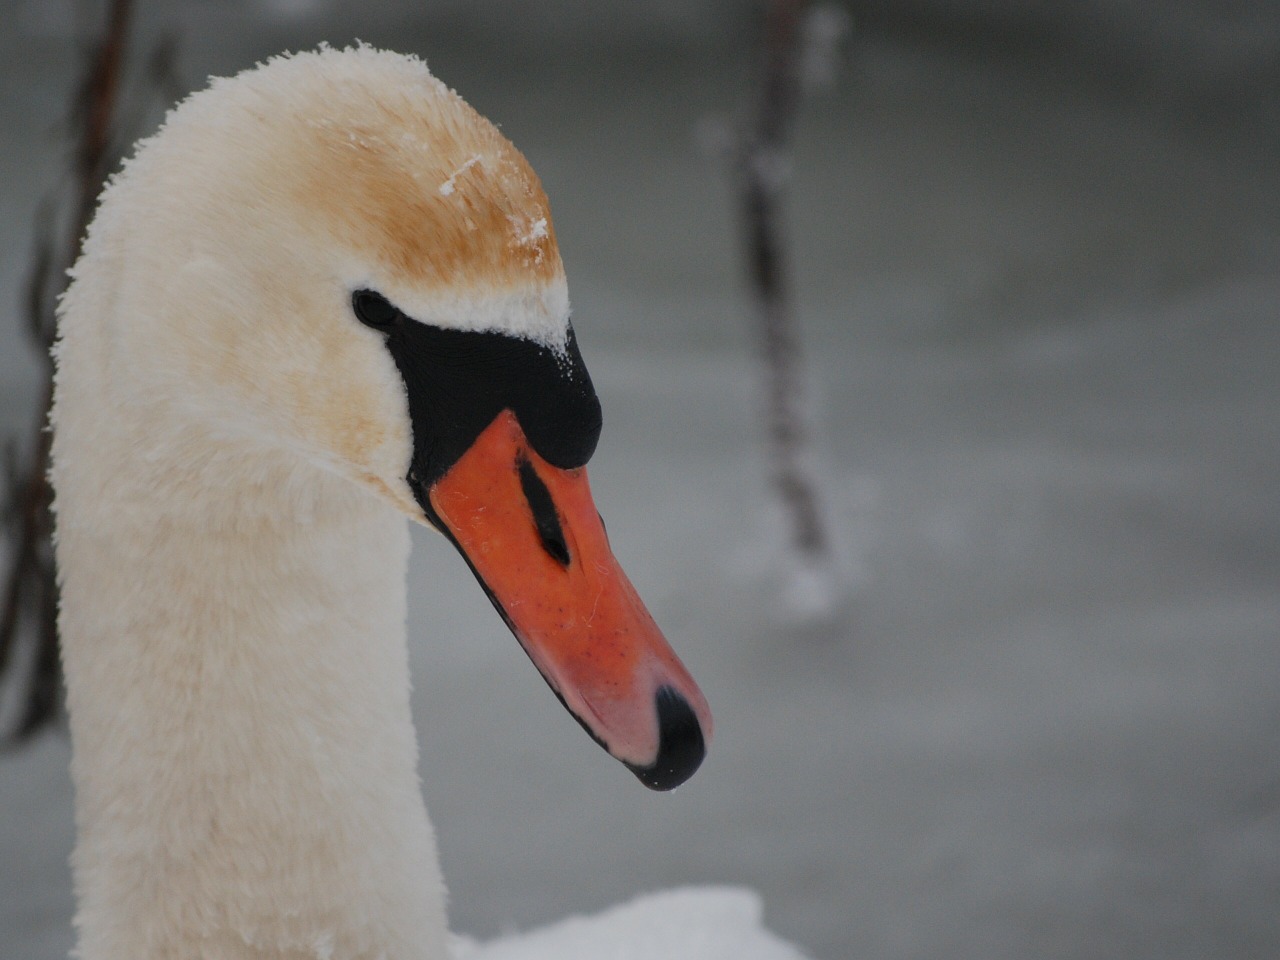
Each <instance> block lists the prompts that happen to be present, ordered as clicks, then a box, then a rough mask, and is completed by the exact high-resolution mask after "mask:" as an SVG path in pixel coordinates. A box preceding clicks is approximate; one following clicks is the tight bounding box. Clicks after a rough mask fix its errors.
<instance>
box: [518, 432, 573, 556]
mask: <svg viewBox="0 0 1280 960" xmlns="http://www.w3.org/2000/svg"><path fill="white" fill-rule="evenodd" d="M520 489H522V490H523V491H524V498H525V500H527V501H529V510H530V511H531V512H532V513H533V525H534V527H536V528H537V531H538V538H539V539H540V540H541V541H542V548H543V549H544V550H546V551H547V553H549V554H550V555H551V557H552V559H554V560H555V561H556V562H557V563H558V564H560V566H562V567H567V566H569V545H568V544H567V543H565V542H564V530H563V529H562V528H561V526H560V515H559V514H557V513H556V505H555V501H553V500H552V499H551V491H549V490H548V489H547V485H546V484H545V483H543V482H542V478H541V477H539V476H538V472H537V471H536V470H534V469H533V464H532V463H530V462H529V461H528V460H527V459H525V458H524V457H521V458H520Z"/></svg>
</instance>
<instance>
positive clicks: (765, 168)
mask: <svg viewBox="0 0 1280 960" xmlns="http://www.w3.org/2000/svg"><path fill="white" fill-rule="evenodd" d="M846 27H847V16H846V15H844V14H843V12H841V11H839V10H837V9H835V8H829V7H825V6H823V7H816V8H811V7H810V5H809V4H808V2H807V0H769V3H768V4H767V6H766V8H765V22H764V39H763V49H762V53H763V58H762V59H763V63H762V69H761V76H760V92H759V99H758V101H757V103H756V108H755V111H754V114H753V116H752V117H751V120H750V124H749V128H748V129H747V130H746V131H745V132H744V133H743V134H741V135H740V143H739V147H738V151H737V155H738V159H739V164H738V166H739V171H740V182H741V190H742V194H741V202H742V215H743V224H744V227H745V232H746V247H747V265H748V273H749V280H750V284H751V288H752V291H753V293H754V294H755V300H756V303H757V304H758V308H759V311H758V312H759V317H760V331H761V337H760V348H761V354H762V359H763V363H764V368H765V379H766V403H767V411H768V412H767V423H768V443H769V449H770V461H771V463H772V467H773V482H774V486H775V488H776V489H777V491H778V494H779V495H780V497H781V500H782V504H783V507H784V509H785V511H786V513H787V516H788V518H789V522H790V526H791V539H792V543H793V545H794V547H795V549H796V551H797V553H798V557H797V561H798V564H797V569H798V570H799V571H801V572H802V574H803V578H804V580H805V589H804V590H802V591H799V593H802V594H803V595H804V597H805V600H804V601H803V603H802V604H801V605H802V606H804V607H805V608H806V609H805V610H803V611H801V612H803V613H817V612H820V609H819V608H821V607H823V606H830V605H833V604H834V598H833V599H832V600H831V601H830V603H824V602H822V598H820V597H819V596H818V595H819V594H821V593H823V592H824V591H822V590H818V589H816V588H815V586H814V585H815V584H817V583H818V582H819V581H825V582H828V583H830V584H831V586H832V588H833V589H834V573H833V571H832V568H833V563H832V544H831V539H830V534H829V532H828V528H827V526H826V524H825V522H824V520H823V516H822V511H821V508H820V504H819V498H818V492H817V483H816V480H815V478H814V476H813V473H812V471H811V469H810V467H809V465H808V462H807V456H808V446H809V440H808V430H807V425H806V423H805V419H804V416H803V412H802V410H803V396H804V392H805V391H804V383H803V373H802V363H801V350H800V335H799V332H798V330H797V325H796V321H795V316H794V312H793V308H792V299H793V298H792V292H791V268H790V263H789V260H788V257H787V252H786V247H785V243H784V240H783V236H782V225H781V219H782V217H781V209H780V206H781V204H780V198H781V194H782V191H783V188H784V186H785V185H786V183H787V181H788V179H789V177H790V173H791V164H790V158H789V153H788V147H789V145H790V136H791V132H792V128H793V127H794V124H795V118H796V114H797V112H798V110H799V106H800V102H801V99H802V96H803V94H804V92H805V90H806V88H809V87H811V86H813V85H816V84H818V83H819V82H821V81H823V80H824V79H826V80H829V78H830V77H832V76H834V73H835V66H834V59H835V51H836V49H837V48H838V46H839V42H840V39H841V37H842V36H843V31H844V30H845V28H846ZM800 575H801V574H799V573H798V574H797V576H800ZM796 592H797V591H791V593H793V594H794V593H796Z"/></svg>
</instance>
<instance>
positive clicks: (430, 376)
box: [351, 290, 600, 509]
mask: <svg viewBox="0 0 1280 960" xmlns="http://www.w3.org/2000/svg"><path fill="white" fill-rule="evenodd" d="M351 306H352V309H353V310H354V312H355V315H356V317H357V319H359V320H360V322H361V323H363V324H365V326H368V327H372V328H374V329H375V330H379V331H381V332H382V333H383V335H384V336H385V337H386V340H387V349H388V350H389V351H391V357H392V359H393V360H395V363H396V366H397V367H398V368H399V370H400V376H401V377H402V378H403V379H404V385H405V389H406V390H407V391H408V394H409V419H410V421H411V422H412V424H413V463H412V464H411V465H410V469H409V478H408V479H409V484H410V486H411V487H412V488H413V491H414V495H415V496H417V498H418V501H419V503H420V504H421V505H422V507H423V508H424V509H425V508H428V507H429V504H428V503H427V502H426V492H427V490H428V489H429V488H430V487H431V485H432V484H434V483H435V482H436V481H437V480H439V479H440V478H441V477H442V476H444V475H445V473H447V472H448V470H449V468H450V467H452V466H453V465H454V464H455V463H457V462H458V459H459V458H460V457H461V456H462V455H463V454H464V453H466V451H467V450H468V449H469V448H470V447H471V445H472V444H473V443H474V442H475V440H476V437H478V436H479V435H480V434H481V432H483V431H484V429H485V427H487V426H489V424H491V423H493V419H494V417H496V416H497V415H498V414H499V413H501V412H502V411H503V410H511V411H512V412H513V413H514V414H515V415H516V419H517V420H518V421H519V422H520V428H521V429H522V430H523V431H524V435H525V437H526V438H527V439H528V441H529V445H530V446H531V447H533V449H534V450H535V451H537V453H538V455H539V456H540V457H542V458H543V459H544V460H546V461H547V462H548V463H550V464H551V465H552V466H556V467H559V468H560V469H562V470H570V469H572V468H574V467H581V466H582V465H583V464H585V463H586V462H587V461H588V460H590V459H591V454H593V453H594V452H595V449H596V441H597V440H599V439H600V401H599V399H597V397H596V391H595V387H593V386H592V384H591V376H590V375H589V374H588V373H587V368H586V365H585V364H584V363H583V362H582V354H581V353H580V352H579V351H578V340H577V337H575V336H574V333H573V327H570V328H569V337H568V342H567V343H566V344H565V350H564V353H563V355H558V354H556V353H555V352H554V351H553V350H551V349H550V348H549V347H544V346H542V345H541V344H538V343H535V342H533V341H532V340H525V339H522V338H520V337H509V336H506V335H505V334H501V333H492V332H490V333H477V332H474V331H465V330H444V329H442V328H440V327H432V326H429V325H428V324H425V323H418V322H417V321H415V320H412V319H410V318H409V317H407V316H405V315H404V314H403V313H402V312H401V311H400V310H399V309H397V308H396V307H395V306H394V305H392V304H391V303H390V302H388V301H387V299H386V298H385V297H383V296H382V295H381V294H378V293H375V292H374V291H372V290H357V291H356V292H355V293H354V294H352V296H351Z"/></svg>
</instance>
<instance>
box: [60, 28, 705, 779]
mask: <svg viewBox="0 0 1280 960" xmlns="http://www.w3.org/2000/svg"><path fill="white" fill-rule="evenodd" d="M95 234H98V235H99V236H97V237H95V236H94V235H95ZM108 238H111V239H110V241H109V243H110V244H114V245H115V246H116V247H122V248H123V250H122V251H121V255H120V256H119V257H118V261H119V270H118V272H119V273H120V274H121V280H120V282H119V285H118V289H116V290H115V291H114V292H113V294H112V296H113V298H114V300H115V304H116V309H114V310H113V311H112V315H113V316H114V317H115V318H117V319H116V320H114V321H113V322H114V323H115V324H116V326H115V327H114V328H113V329H111V330H110V336H109V338H108V340H109V342H110V344H111V350H112V351H114V352H115V353H116V354H117V355H118V356H120V357H127V358H128V360H129V362H128V364H127V368H128V369H129V371H130V374H129V378H128V379H129V383H128V385H127V388H126V389H127V390H129V391H132V395H133V396H134V398H135V399H136V401H137V402H139V403H145V404H157V403H159V404H166V405H169V406H170V407H173V408H175V409H179V410H182V411H183V412H184V415H185V418H186V419H188V420H190V421H191V422H193V423H199V424H202V425H204V426H206V427H208V428H209V429H214V430H226V431H232V432H237V433H238V434H240V435H243V436H245V437H248V438H250V439H251V440H253V441H255V442H259V443H262V444H265V445H269V446H271V447H273V448H277V449H282V450H286V451H292V452H294V453H296V454H297V455H298V456H300V457H302V458H304V459H307V460H310V461H313V462H315V463H318V464H320V465H322V466H323V467H325V468H326V469H328V470H330V471H333V472H337V473H339V474H341V475H343V476H345V477H348V478H349V479H350V480H352V481H353V482H354V483H357V484H359V485H361V486H363V487H365V488H366V489H367V490H368V491H369V492H370V493H371V494H372V495H374V496H377V497H380V498H382V499H383V500H384V501H386V502H388V503H390V504H392V505H393V506H394V507H395V508H396V509H398V510H400V511H401V512H403V513H404V514H406V515H408V516H409V517H411V518H412V519H414V520H417V521H419V522H423V523H426V524H429V525H431V526H433V527H435V528H436V529H437V530H439V531H440V532H441V533H443V534H444V535H445V536H446V537H447V538H448V539H449V540H450V541H451V542H452V543H453V544H454V545H455V546H456V547H457V548H458V550H459V551H460V553H461V554H462V555H463V557H464V558H465V560H466V562H467V563H468V564H469V565H470V567H471V569H472V570H473V571H474V573H475V575H476V577H477V579H478V580H479V581H480V583H481V585H482V586H483V588H484V589H485V591H486V593H487V594H488V595H489V597H490V598H491V600H492V601H493V604H494V606H495V607H496V608H497V610H498V611H499V613H500V614H501V615H502V617H503V619H504V620H505V621H506V622H507V624H508V625H509V626H510V627H511V629H512V631H513V632H514V633H515V635H516V637H517V638H518V639H519V641H520V643H521V644H522V646H523V647H524V649H525V650H526V652H527V653H528V654H529V656H530V658H531V659H532V660H533V662H534V663H535V665H536V666H537V667H538V669H539V670H540V671H541V673H542V675H543V677H544V678H545V679H546V681H547V682H548V684H549V685H550V686H551V687H552V689H553V690H554V692H555V693H556V695H557V696H558V697H559V698H560V699H561V701H562V702H563V703H564V704H565V706H566V707H567V708H568V709H569V710H570V712H571V713H572V714H573V716H574V717H575V718H576V719H577V720H578V721H579V722H580V723H581V724H582V726H583V727H584V728H585V729H586V730H587V732H588V733H589V734H590V735H591V736H592V737H593V738H594V739H596V740H597V741H598V742H599V743H600V744H601V745H602V746H603V747H604V748H605V749H606V750H608V751H609V752H610V753H611V754H612V755H614V756H615V757H617V758H618V759H620V760H621V761H623V762H624V763H625V764H626V765H627V766H628V767H630V768H631V769H632V770H633V772H635V773H636V774H637V776H639V778H640V779H641V780H642V781H643V782H644V783H645V784H646V785H648V786H650V787H653V788H655V789H669V788H671V787H674V786H676V785H678V784H679V783H681V782H683V781H684V780H685V779H687V778H688V777H689V776H690V775H692V773H693V772H694V770H696V769H697V767H698V765H699V763H700V762H701V760H702V758H703V755H704V752H705V747H706V743H707V741H708V740H709V737H710V733H711V719H710V714H709V712H708V709H707V705H706V702H705V700H704V698H703V696H702V694H701V692H700V691H699V690H698V687H697V685H696V684H695V683H694V681H693V680H692V679H691V678H690V676H689V675H688V673H687V671H686V670H685V668H684V667H683V665H681V663H680V661H679V660H678V659H677V657H676V656H675V654H674V653H673V652H672V650H671V648H670V647H669V646H668V644H667V642H666V641H665V639H664V638H663V636H662V634H661V632H660V631H659V630H658V628H657V626H656V625H655V624H654V622H653V620H652V619H651V617H650V616H649V614H648V613H647V612H646V610H645V608H644V605H643V604H642V603H641V601H640V600H639V598H638V597H637V595H636V593H635V591H634V589H633V588H632V587H631V585H630V583H629V582H628V580H627V578H626V576H625V575H624V574H623V572H622V570H621V569H620V568H619V566H618V564H617V562H616V560H615V559H614V558H613V555H612V552H611V551H610V549H609V545H608V540H607V537H606V534H605V530H604V526H603V523H602V521H601V519H600V517H599V515H598V513H597V512H596V509H595V507H594V505H593V503H592V499H591V493H590V489H589V486H588V483H587V476H586V472H585V465H586V462H587V460H588V459H589V458H590V456H591V454H592V452H593V451H594V448H595V445H596V440H597V437H598V435H599V431H600V423H601V420H600V408H599V403H598V401H597V399H596V394H595V391H594V389H593V387H592V384H591V379H590V377H589V375H588V374H587V370H586V367H585V365H584V363H583V360H582V356H581V353H580V352H579V350H578V345H577V342H576V339H575V336H574V332H573V329H572V326H571V324H570V321H569V301H568V295H567V288H566V283H565V276H564V269H563V266H562V263H561V260H560V255H559V251H558V249H557V246H556V239H555V231H554V228H553V226H552V221H551V216H550V211H549V209H548V204H547V199H546V196H545V194H544V193H543V190H542V187H541V185H540V183H539V181H538V178H537V177H536V175H535V174H534V173H533V171H532V169H531V168H530V167H529V165H528V163H527V162H526V160H525V159H524V157H523V156H522V155H521V154H520V153H519V152H518V151H517V150H516V149H515V147H513V146H512V145H511V144H510V143H509V142H508V141H507V140H506V139H505V138H504V137H503V136H502V135H501V134H499V133H498V131H497V130H496V129H495V128H494V127H493V126H492V125H491V124H490V123H489V122H488V121H486V120H484V119H483V118H482V117H480V116H479V115H478V114H477V113H476V112H475V111H474V110H472V109H471V108H470V107H469V106H468V105H467V104H466V103H465V102H463V101H462V100H461V99H460V98H459V97H458V96H457V95H456V94H454V93H453V92H452V91H451V90H449V89H447V88H446V87H445V86H444V85H443V84H441V83H440V82H439V81H438V80H436V79H435V78H434V77H432V76H431V75H430V74H429V73H428V71H427V69H426V67H425V65H424V64H422V63H421V62H420V61H418V60H415V59H413V58H409V57H404V56H399V55H395V54H389V53H383V52H378V51H375V50H372V49H370V48H367V47H358V48H355V49H348V50H341V51H339V50H332V49H322V50H320V51H317V52H313V53H307V54H299V55H296V56H291V57H284V58H278V59H275V60H271V61H269V62H267V63H265V64H263V65H260V66H258V67H257V68H255V69H253V70H250V71H247V72H245V73H243V74H240V75H239V76H237V77H234V78H232V79H229V80H216V81H214V82H213V83H212V85H211V86H210V87H209V88H208V89H207V90H205V91H202V92H200V93H198V94H195V95H193V96H192V97H190V98H189V99H188V100H187V101H185V102H184V103H183V104H181V105H180V106H179V107H177V108H175V110H174V111H173V112H172V113H171V114H170V116H169V117H168V119H167V120H166V123H165V126H164V127H163V128H162V130H161V131H160V133H158V134H157V135H156V136H155V137H153V138H152V139H151V140H150V141H147V142H145V143H144V144H143V145H142V146H141V147H140V149H139V151H138V153H137V154H136V155H135V156H134V158H133V159H132V160H131V161H129V163H128V164H127V165H126V167H125V169H124V170H123V171H122V173H121V174H120V176H118V177H117V178H116V180H115V182H114V183H113V184H112V186H111V187H110V188H109V189H108V191H107V194H106V198H105V200H104V203H103V206H102V208H101V209H100V211H99V215H98V218H97V220H96V221H95V224H94V227H93V228H92V230H91V233H90V238H89V244H90V248H91V249H92V248H100V247H104V246H107V245H108ZM87 259H88V258H87ZM82 269H83V270H85V271H88V270H90V269H92V268H91V267H84V268H82ZM78 279H79V277H78ZM142 358H153V359H154V361H155V362H146V361H145V360H143V359H142Z"/></svg>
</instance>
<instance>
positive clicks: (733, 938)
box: [453, 887, 805, 960]
mask: <svg viewBox="0 0 1280 960" xmlns="http://www.w3.org/2000/svg"><path fill="white" fill-rule="evenodd" d="M762 913H763V910H762V907H761V902H760V896H759V894H757V893H756V892H755V891H753V890H746V889H743V888H740V887H683V888H677V889H674V890H665V891H662V892H661V893H652V894H648V895H646V896H641V897H637V898H636V899H635V900H632V901H630V902H629V903H624V904H620V905H618V906H616V907H610V908H609V909H607V910H605V911H603V912H601V913H598V914H595V915H594V916H590V917H568V918H567V919H564V920H560V921H558V922H556V923H553V924H551V925H550V926H546V927H541V928H540V929H537V930H531V931H529V932H528V933H521V934H512V935H510V936H506V937H501V938H499V939H497V940H492V941H490V942H488V943H484V944H477V943H476V942H475V941H473V940H469V939H466V938H463V937H456V938H455V939H454V943H453V951H454V957H455V958H456V960H658V958H661V960H805V957H804V954H802V953H801V952H800V951H799V950H797V949H796V948H795V947H793V946H791V945H789V944H787V943H785V942H783V941H782V940H780V939H778V938H777V937H775V936H774V935H773V934H772V933H770V932H769V931H768V930H766V929H765V928H764V926H763V924H762V923H761V915H762Z"/></svg>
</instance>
